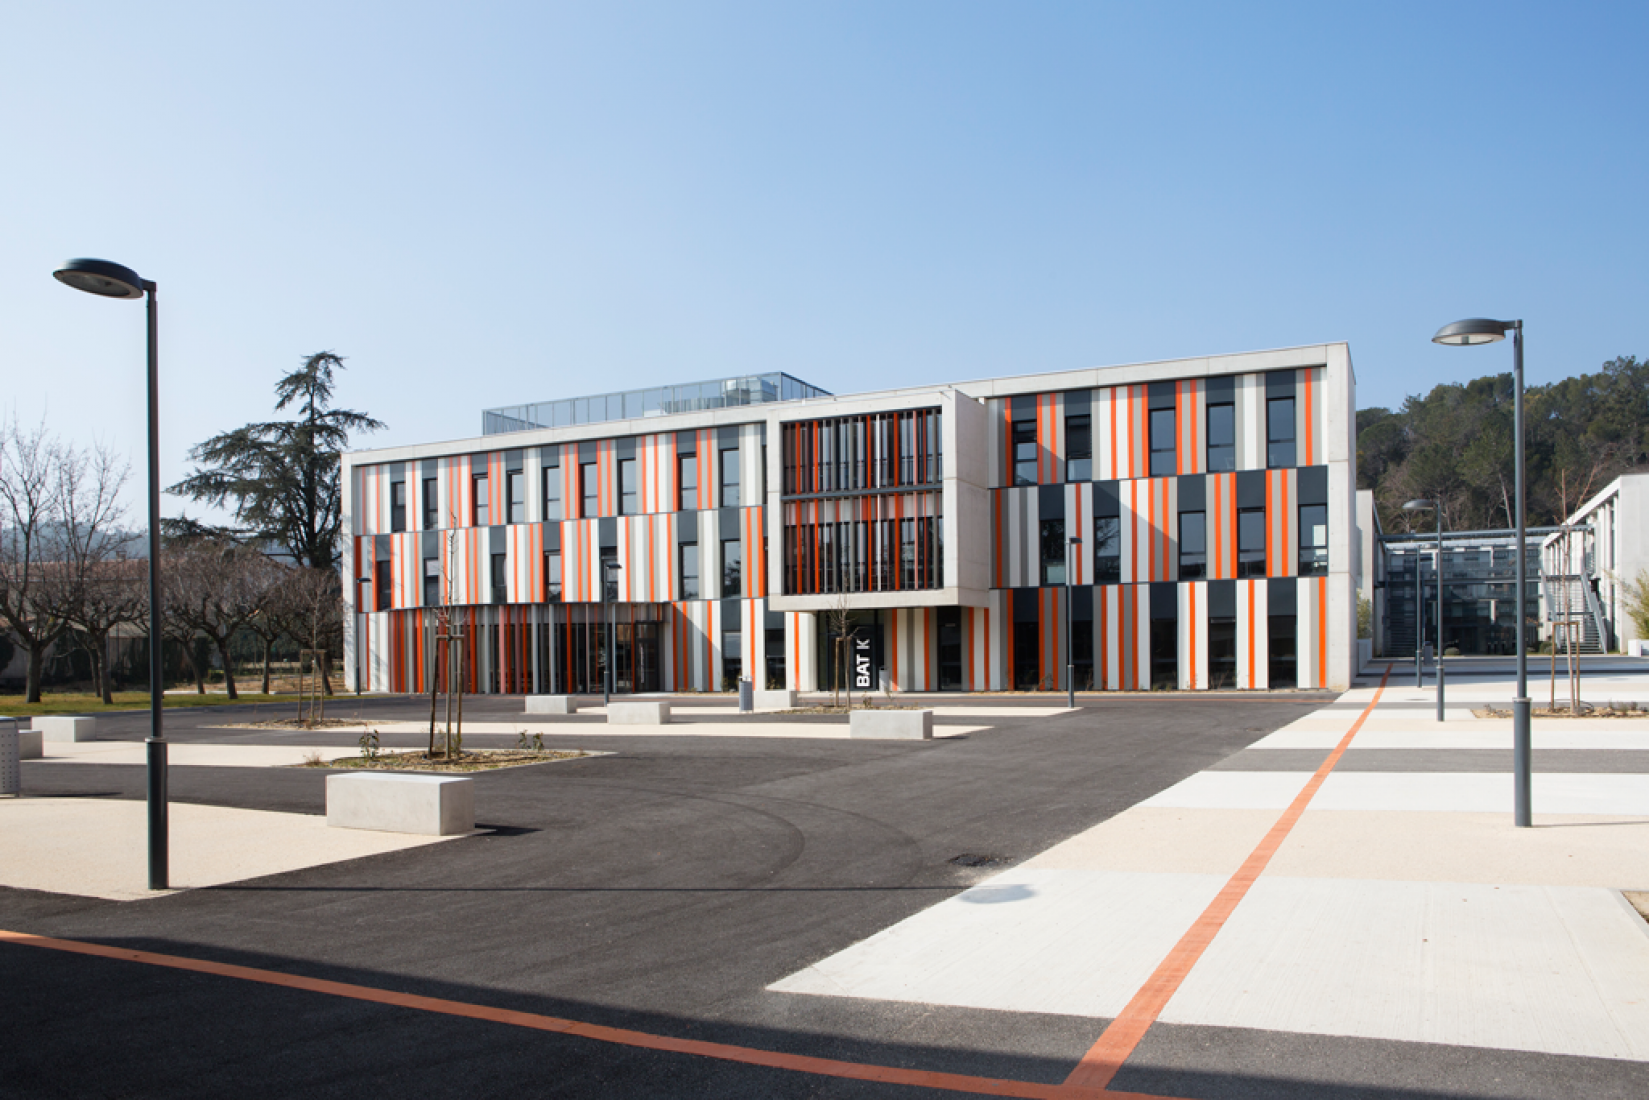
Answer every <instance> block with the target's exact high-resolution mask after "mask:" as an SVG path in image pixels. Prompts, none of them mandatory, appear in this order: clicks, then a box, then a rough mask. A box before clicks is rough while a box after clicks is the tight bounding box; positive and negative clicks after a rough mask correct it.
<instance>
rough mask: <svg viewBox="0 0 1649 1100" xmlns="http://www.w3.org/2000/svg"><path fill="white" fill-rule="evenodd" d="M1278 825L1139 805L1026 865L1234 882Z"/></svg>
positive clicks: (1250, 814)
mask: <svg viewBox="0 0 1649 1100" xmlns="http://www.w3.org/2000/svg"><path fill="white" fill-rule="evenodd" d="M1276 823H1277V812H1276V811H1275V810H1188V809H1169V808H1158V807H1154V806H1135V807H1133V808H1131V809H1128V810H1124V811H1123V812H1122V813H1120V814H1117V815H1116V816H1115V817H1113V818H1111V819H1110V820H1108V821H1102V822H1100V823H1099V824H1098V825H1095V826H1094V827H1093V828H1091V829H1087V830H1084V831H1083V832H1080V833H1078V834H1077V835H1076V836H1073V837H1071V838H1070V839H1069V840H1067V841H1064V842H1063V843H1060V844H1056V845H1054V846H1053V847H1052V848H1049V849H1048V850H1047V851H1045V852H1043V853H1041V854H1040V855H1037V856H1033V857H1032V858H1031V859H1029V860H1027V861H1025V863H1023V864H1022V865H1021V866H1023V867H1027V868H1038V869H1044V868H1045V869H1050V870H1066V871H1130V872H1140V873H1144V872H1153V871H1155V872H1166V873H1171V874H1194V875H1220V876H1223V877H1229V876H1230V875H1232V874H1233V873H1235V872H1236V870H1237V868H1238V867H1240V866H1242V861H1243V860H1244V859H1247V858H1248V853H1249V852H1251V851H1253V850H1254V846H1255V845H1256V844H1258V843H1259V842H1260V841H1261V840H1262V839H1264V837H1265V834H1266V832H1267V831H1268V830H1269V829H1270V828H1271V826H1273V825H1275V824H1276Z"/></svg>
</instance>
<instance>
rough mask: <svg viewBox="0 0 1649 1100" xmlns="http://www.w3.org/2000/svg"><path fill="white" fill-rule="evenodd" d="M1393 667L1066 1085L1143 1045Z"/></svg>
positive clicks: (1109, 1073) (1112, 1066) (1110, 1071)
mask: <svg viewBox="0 0 1649 1100" xmlns="http://www.w3.org/2000/svg"><path fill="white" fill-rule="evenodd" d="M1392 667H1393V666H1391V665H1387V666H1386V672H1385V675H1384V676H1382V677H1380V686H1379V687H1378V688H1376V689H1375V692H1374V698H1372V699H1370V700H1369V701H1368V706H1366V707H1364V708H1363V713H1361V714H1359V715H1358V716H1357V721H1355V722H1353V723H1352V724H1351V728H1350V729H1349V730H1347V731H1346V735H1345V736H1344V737H1342V738H1341V739H1340V743H1339V744H1338V745H1336V746H1335V748H1334V751H1333V752H1331V753H1329V754H1328V758H1327V759H1326V760H1324V761H1323V762H1322V764H1321V765H1319V766H1318V768H1317V770H1316V772H1315V773H1313V774H1312V776H1311V778H1310V779H1309V780H1307V781H1306V785H1305V786H1304V787H1302V788H1301V789H1300V793H1299V794H1297V795H1295V796H1294V801H1293V802H1291V803H1290V804H1289V806H1288V809H1286V810H1284V811H1283V815H1282V816H1281V817H1279V818H1278V819H1277V822H1276V824H1274V825H1272V826H1271V829H1270V831H1269V832H1267V833H1266V834H1265V838H1264V839H1263V840H1261V841H1260V842H1259V844H1258V845H1256V846H1255V848H1254V850H1253V851H1252V852H1250V853H1249V854H1248V858H1247V859H1245V860H1243V862H1242V866H1241V867H1239V868H1237V873H1236V874H1234V875H1232V876H1231V878H1230V879H1229V880H1228V881H1227V882H1226V884H1225V886H1224V888H1223V889H1221V890H1220V892H1219V894H1218V895H1217V896H1216V897H1215V898H1214V900H1213V901H1211V902H1209V903H1208V908H1207V909H1204V910H1203V912H1202V916H1200V917H1198V918H1197V920H1196V923H1194V924H1192V925H1191V927H1190V928H1189V929H1188V930H1187V931H1186V933H1185V935H1183V936H1181V937H1180V941H1179V942H1178V943H1176V944H1175V945H1174V947H1173V950H1171V951H1169V952H1168V957H1167V958H1165V959H1163V960H1162V962H1161V963H1159V964H1158V966H1157V969H1156V970H1155V972H1153V973H1152V975H1151V976H1150V977H1149V978H1147V979H1146V981H1145V984H1144V985H1143V986H1141V987H1140V989H1139V992H1137V993H1135V994H1134V996H1133V999H1132V1000H1130V1001H1129V1002H1128V1004H1127V1006H1126V1007H1124V1008H1123V1010H1122V1012H1121V1013H1120V1014H1119V1015H1118V1016H1117V1017H1116V1019H1114V1020H1112V1021H1111V1024H1110V1026H1109V1027H1107V1028H1106V1029H1105V1031H1104V1033H1103V1034H1101V1035H1100V1037H1099V1041H1098V1042H1096V1043H1095V1044H1094V1045H1093V1047H1092V1048H1091V1049H1090V1050H1089V1051H1088V1053H1087V1054H1085V1055H1083V1057H1082V1061H1081V1062H1079V1063H1078V1064H1077V1067H1076V1069H1074V1070H1072V1071H1071V1074H1070V1076H1069V1077H1067V1078H1065V1083H1066V1084H1067V1085H1071V1086H1075V1087H1079V1088H1095V1089H1103V1088H1105V1087H1106V1086H1108V1085H1109V1084H1110V1083H1111V1080H1112V1078H1114V1077H1115V1076H1116V1074H1117V1071H1118V1070H1120V1069H1121V1068H1122V1064H1123V1063H1124V1062H1126V1061H1127V1060H1128V1056H1129V1055H1131V1054H1132V1053H1133V1052H1134V1050H1135V1048H1136V1047H1138V1046H1139V1043H1140V1040H1141V1039H1143V1038H1145V1033H1146V1032H1147V1031H1148V1030H1150V1027H1151V1025H1152V1024H1154V1023H1156V1021H1157V1017H1158V1016H1160V1015H1161V1014H1162V1010H1163V1009H1164V1008H1166V1007H1167V1006H1168V1002H1169V1001H1170V1000H1171V999H1172V998H1173V996H1174V994H1175V993H1176V992H1178V990H1179V987H1180V985H1181V983H1183V982H1184V981H1185V979H1186V977H1187V976H1189V975H1190V973H1191V969H1192V967H1194V966H1196V965H1197V960H1199V959H1201V958H1202V954H1203V952H1204V951H1206V950H1208V945H1209V944H1210V943H1212V942H1213V941H1214V937H1215V936H1217V935H1219V931H1220V929H1221V928H1223V927H1225V922H1226V921H1227V920H1229V919H1230V917H1231V914H1232V913H1233V912H1235V911H1236V908H1237V906H1238V905H1239V904H1240V903H1241V902H1242V899H1243V898H1244V897H1245V896H1246V895H1247V894H1248V891H1249V889H1250V888H1251V887H1252V886H1253V885H1254V883H1255V882H1256V881H1257V880H1258V879H1259V877H1260V875H1261V874H1262V873H1264V871H1265V868H1266V865H1267V864H1268V863H1270V862H1271V857H1272V856H1274V855H1276V854H1277V849H1278V848H1280V847H1282V843H1283V841H1285V840H1287V839H1288V834H1289V833H1290V832H1291V831H1292V830H1293V828H1294V826H1295V825H1296V824H1297V823H1298V822H1299V820H1300V815H1302V814H1304V813H1305V808H1306V806H1307V805H1309V804H1310V802H1311V800H1312V798H1313V797H1315V796H1316V794H1317V790H1318V788H1320V787H1321V786H1322V785H1323V781H1324V780H1326V779H1327V778H1328V773H1329V772H1331V771H1333V770H1334V765H1336V764H1338V763H1339V762H1340V757H1341V756H1343V755H1345V751H1346V749H1347V748H1349V747H1350V746H1351V739H1352V738H1353V737H1356V736H1357V731H1358V730H1360V729H1362V728H1363V723H1364V722H1366V721H1368V716H1369V715H1370V714H1372V713H1374V708H1375V707H1377V706H1379V705H1380V696H1381V695H1382V694H1383V693H1384V692H1385V690H1386V681H1387V680H1388V679H1390V678H1391V670H1392Z"/></svg>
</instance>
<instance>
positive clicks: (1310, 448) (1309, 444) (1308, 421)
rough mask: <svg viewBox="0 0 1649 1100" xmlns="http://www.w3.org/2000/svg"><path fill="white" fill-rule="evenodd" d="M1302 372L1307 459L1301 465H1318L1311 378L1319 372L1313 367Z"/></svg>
mask: <svg viewBox="0 0 1649 1100" xmlns="http://www.w3.org/2000/svg"><path fill="white" fill-rule="evenodd" d="M1300 373H1301V374H1302V375H1304V376H1305V408H1304V411H1305V461H1304V462H1302V463H1301V465H1302V466H1315V465H1317V448H1316V439H1315V433H1314V432H1313V431H1312V429H1313V428H1315V427H1316V424H1315V423H1314V422H1315V421H1316V419H1317V418H1316V417H1315V416H1313V415H1312V406H1311V401H1312V395H1311V378H1312V375H1314V374H1316V373H1317V372H1316V370H1315V369H1314V368H1312V367H1306V368H1305V369H1304V370H1302V371H1300Z"/></svg>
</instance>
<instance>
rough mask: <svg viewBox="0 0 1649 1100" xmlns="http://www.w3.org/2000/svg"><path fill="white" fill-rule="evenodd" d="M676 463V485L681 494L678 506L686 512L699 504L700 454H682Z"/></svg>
mask: <svg viewBox="0 0 1649 1100" xmlns="http://www.w3.org/2000/svg"><path fill="white" fill-rule="evenodd" d="M676 463H677V471H678V472H677V474H676V487H677V490H678V492H679V493H680V494H681V500H680V502H679V503H678V504H677V508H679V509H680V510H681V511H683V512H686V511H690V510H692V509H694V508H697V507H698V506H699V456H698V455H682V456H681V457H680V458H679V459H677V460H676Z"/></svg>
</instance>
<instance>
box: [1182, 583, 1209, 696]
mask: <svg viewBox="0 0 1649 1100" xmlns="http://www.w3.org/2000/svg"><path fill="white" fill-rule="evenodd" d="M1208 683H1209V676H1208V583H1207V582H1206V581H1192V582H1190V583H1188V584H1181V585H1180V586H1179V686H1180V689H1181V690H1185V691H1197V690H1201V689H1203V688H1206V687H1207V686H1208Z"/></svg>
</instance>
